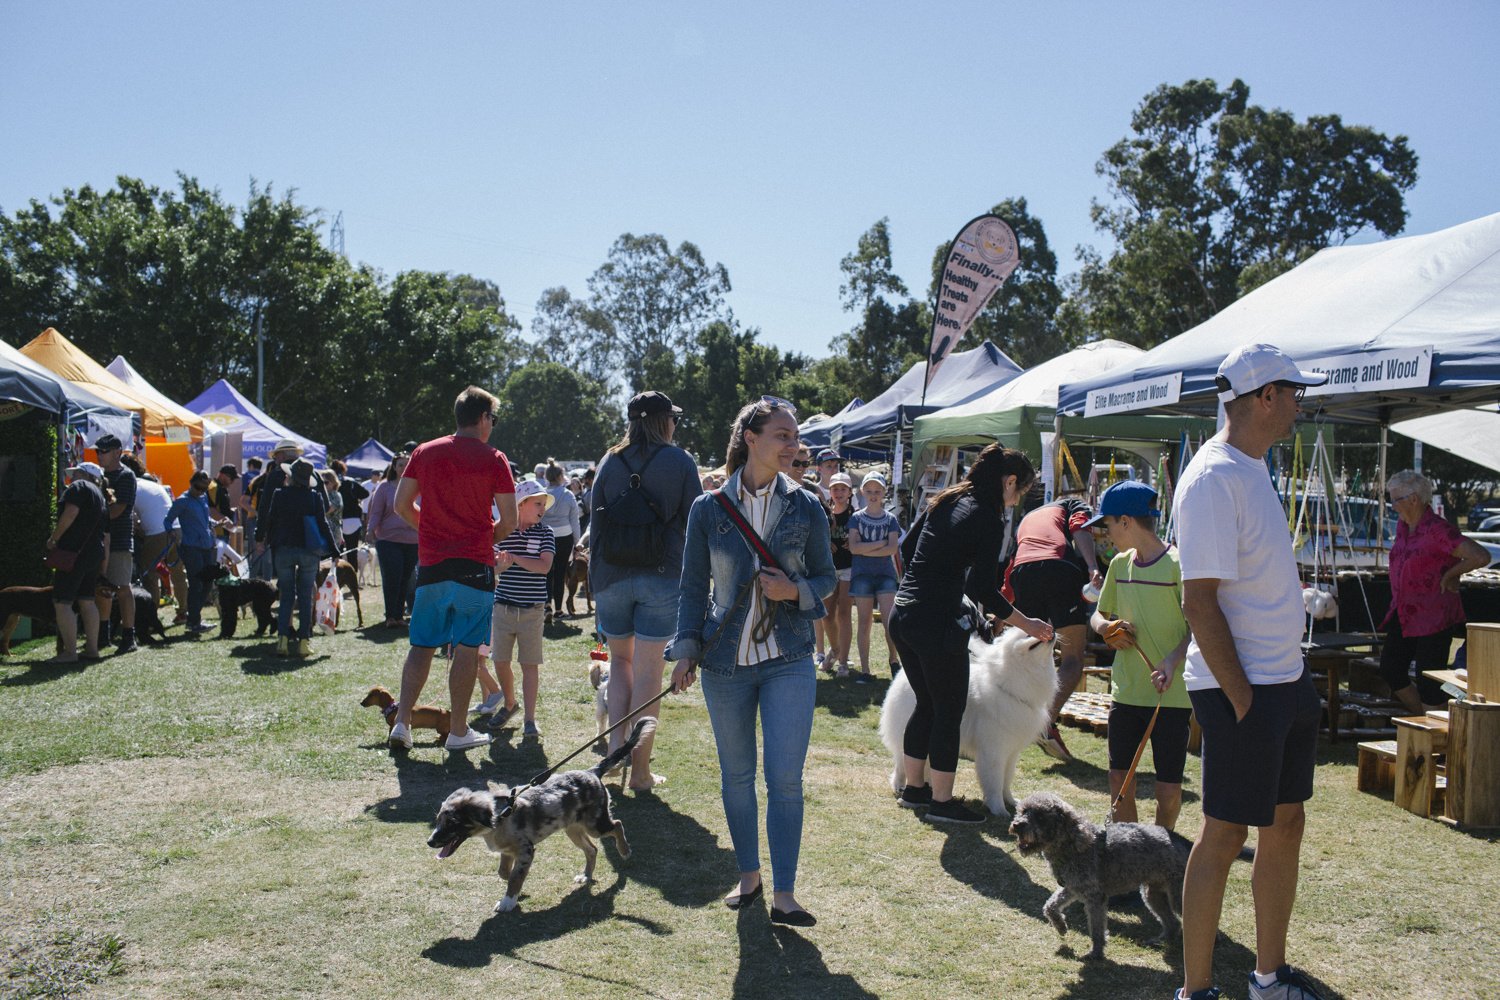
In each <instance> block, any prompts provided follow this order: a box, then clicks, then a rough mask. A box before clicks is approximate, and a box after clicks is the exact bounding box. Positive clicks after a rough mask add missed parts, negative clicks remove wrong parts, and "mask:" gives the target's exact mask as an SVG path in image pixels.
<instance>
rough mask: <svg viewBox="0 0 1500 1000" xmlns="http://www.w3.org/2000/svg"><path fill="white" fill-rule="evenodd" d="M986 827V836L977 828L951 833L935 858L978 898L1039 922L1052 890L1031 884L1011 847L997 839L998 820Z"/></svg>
mask: <svg viewBox="0 0 1500 1000" xmlns="http://www.w3.org/2000/svg"><path fill="white" fill-rule="evenodd" d="M988 827H993V830H990V831H989V835H986V832H985V831H984V830H981V829H980V828H979V827H958V828H955V829H954V830H952V831H951V832H950V833H949V834H948V839H947V840H945V841H944V842H943V849H942V851H941V852H939V856H938V860H939V861H940V863H941V864H942V866H943V871H945V872H947V873H948V874H949V875H951V876H953V877H954V878H955V879H957V880H958V881H960V882H962V883H964V884H965V885H967V886H969V887H970V888H971V889H973V890H974V891H975V892H977V893H979V894H980V895H981V896H985V897H987V898H989V899H998V900H999V901H1000V902H1002V903H1004V904H1005V905H1006V906H1009V907H1011V908H1012V909H1015V910H1019V911H1020V912H1022V913H1025V914H1029V915H1032V916H1035V917H1036V918H1037V919H1038V920H1040V919H1041V917H1042V904H1043V903H1045V902H1046V901H1047V897H1048V896H1050V895H1052V890H1051V889H1049V888H1046V887H1044V886H1040V885H1037V884H1036V883H1035V882H1033V881H1032V880H1031V873H1030V872H1028V871H1027V870H1026V869H1025V867H1023V866H1022V864H1021V862H1020V860H1019V855H1018V854H1017V853H1016V851H1015V848H1014V846H1013V845H1010V844H1007V843H1005V842H1001V841H999V840H998V839H997V838H998V837H999V836H1000V835H1001V833H1002V832H1003V829H1004V825H1003V824H1002V823H1001V822H1000V821H999V820H995V819H992V820H990V821H989V822H988V824H987V827H986V829H988Z"/></svg>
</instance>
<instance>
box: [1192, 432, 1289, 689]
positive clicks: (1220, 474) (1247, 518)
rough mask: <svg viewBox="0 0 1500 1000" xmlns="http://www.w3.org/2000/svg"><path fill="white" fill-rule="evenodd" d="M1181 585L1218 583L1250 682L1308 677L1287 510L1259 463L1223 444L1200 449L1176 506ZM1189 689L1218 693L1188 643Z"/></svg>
mask: <svg viewBox="0 0 1500 1000" xmlns="http://www.w3.org/2000/svg"><path fill="white" fill-rule="evenodd" d="M1172 508H1173V514H1172V519H1173V523H1174V524H1175V525H1176V528H1177V547H1178V551H1179V553H1180V557H1181V561H1182V578H1183V580H1220V581H1222V582H1221V583H1220V585H1219V607H1220V608H1222V609H1223V611H1224V618H1225V619H1226V620H1227V621H1228V623H1229V633H1230V635H1232V636H1233V637H1234V648H1235V651H1236V652H1237V653H1239V657H1240V664H1241V665H1242V666H1243V667H1244V668H1245V676H1246V677H1247V678H1249V680H1250V683H1251V684H1284V683H1286V682H1288V681H1294V680H1296V679H1297V678H1298V677H1300V676H1301V675H1302V645H1301V637H1302V628H1303V625H1304V621H1303V614H1304V611H1303V607H1302V585H1301V583H1300V581H1299V580H1298V577H1297V560H1296V557H1295V556H1294V555H1293V553H1292V536H1291V532H1290V531H1289V530H1288V529H1287V523H1286V511H1284V510H1283V509H1282V506H1281V501H1280V500H1279V499H1278V498H1277V496H1276V489H1275V487H1274V486H1272V485H1271V475H1270V473H1269V471H1267V469H1266V465H1265V463H1264V462H1262V461H1261V460H1260V459H1258V458H1254V457H1252V456H1250V455H1246V454H1245V453H1244V452H1242V451H1240V450H1239V449H1238V448H1235V447H1233V446H1232V445H1230V444H1228V443H1227V442H1224V441H1221V440H1219V439H1217V438H1215V439H1213V440H1211V441H1209V442H1208V443H1206V444H1205V445H1204V446H1203V447H1202V448H1200V449H1198V454H1196V455H1194V456H1193V460H1192V461H1191V462H1189V463H1188V467H1187V470H1186V471H1185V472H1184V473H1183V474H1182V481H1181V483H1179V484H1178V487H1177V495H1176V496H1175V497H1174V498H1173V500H1172ZM1183 679H1184V680H1185V681H1186V682H1187V688H1188V690H1189V691H1199V690H1202V689H1204V688H1216V687H1218V686H1219V682H1218V681H1216V680H1214V676H1213V674H1212V673H1211V672H1210V671H1209V669H1208V664H1207V662H1205V660H1204V659H1203V651H1202V650H1201V649H1199V648H1198V641H1197V639H1196V638H1194V639H1193V641H1192V642H1190V643H1189V644H1188V651H1187V664H1186V668H1185V670H1184V672H1183Z"/></svg>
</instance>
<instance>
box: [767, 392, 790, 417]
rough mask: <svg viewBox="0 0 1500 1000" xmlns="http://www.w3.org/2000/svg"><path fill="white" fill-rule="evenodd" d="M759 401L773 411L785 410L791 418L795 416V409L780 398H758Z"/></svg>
mask: <svg viewBox="0 0 1500 1000" xmlns="http://www.w3.org/2000/svg"><path fill="white" fill-rule="evenodd" d="M760 401H761V402H762V403H765V404H766V405H767V406H769V407H770V408H771V409H773V410H786V411H787V412H788V413H790V414H792V415H793V416H796V415H797V408H796V407H795V406H793V405H792V404H791V403H788V402H787V401H786V400H784V399H782V398H781V397H780V396H762V397H760Z"/></svg>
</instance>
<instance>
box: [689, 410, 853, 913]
mask: <svg viewBox="0 0 1500 1000" xmlns="http://www.w3.org/2000/svg"><path fill="white" fill-rule="evenodd" d="M796 449H797V419H796V413H795V411H793V409H792V407H791V405H790V404H788V403H787V402H786V401H785V400H781V399H776V398H775V397H770V396H767V397H762V398H761V399H760V400H759V401H758V402H755V403H751V404H750V405H748V406H746V407H745V408H744V409H742V410H741V411H740V413H739V416H737V417H736V418H735V421H734V429H733V430H732V431H731V434H730V439H729V451H728V455H727V457H726V460H725V464H724V468H725V471H727V472H728V473H729V479H728V481H726V482H725V483H724V486H723V487H722V488H721V489H717V490H714V491H713V492H711V493H709V494H707V495H705V496H703V497H700V498H699V499H698V501H697V502H696V503H694V504H693V510H692V514H691V516H690V517H689V518H688V528H687V549H686V551H685V554H684V558H683V569H682V597H681V602H680V604H679V610H678V613H677V635H676V638H675V639H673V642H672V650H671V652H672V656H673V657H675V658H677V659H678V660H679V663H678V664H677V668H676V669H675V670H674V671H673V672H672V686H673V688H675V689H676V690H678V691H683V690H686V689H687V688H688V687H689V686H690V685H691V684H692V683H693V680H694V675H695V673H696V671H697V668H698V667H699V666H700V665H701V666H702V667H703V700H704V702H705V704H707V706H708V717H709V721H710V723H711V724H712V725H713V731H714V743H715V745H716V747H717V749H718V753H719V774H720V784H721V794H722V796H723V799H724V816H725V819H726V820H728V824H729V836H730V839H731V840H732V841H733V842H734V855H735V863H736V864H737V865H738V867H739V886H738V887H737V888H736V889H735V891H734V892H733V893H731V894H730V895H729V896H727V897H725V899H724V905H725V906H727V907H729V908H730V909H731V910H738V909H740V908H742V907H744V906H747V905H748V904H750V903H751V902H753V901H754V900H755V899H756V898H757V897H759V896H760V895H761V894H762V891H763V886H762V879H761V872H760V843H759V836H758V831H759V828H760V817H759V815H758V813H759V807H758V805H757V803H756V788H755V772H756V760H755V743H756V733H755V728H756V717H757V716H759V719H760V728H761V732H762V734H763V737H764V738H763V741H762V742H763V743H764V746H765V754H764V756H765V775H766V840H767V842H768V846H769V847H770V853H771V873H772V875H773V876H774V878H773V881H772V889H773V896H772V903H771V921H772V922H773V923H779V924H789V925H791V926H794V927H811V926H812V925H813V924H815V923H817V921H816V920H815V919H814V918H813V916H812V914H811V913H808V912H807V910H805V909H803V908H802V906H801V905H800V904H799V903H798V902H797V899H796V897H795V895H794V891H795V888H796V881H797V857H798V854H799V852H800V848H801V843H802V766H803V764H804V762H805V761H806V759H807V745H808V741H809V740H810V739H811V737H812V722H813V703H814V701H815V700H816V694H817V674H816V669H815V668H814V667H813V658H812V657H813V624H812V623H813V622H814V621H817V620H818V619H820V618H822V617H823V616H824V615H825V614H826V611H825V608H824V605H823V601H824V600H825V599H827V597H828V596H829V595H830V594H832V593H833V591H834V587H835V586H836V584H837V583H838V573H837V571H836V570H835V569H834V565H833V550H832V548H831V546H830V544H829V541H828V515H827V514H826V513H825V512H824V510H823V507H822V505H821V504H820V502H819V501H818V499H817V498H816V497H815V496H813V495H812V494H811V493H809V492H807V491H806V490H803V489H800V488H799V486H798V484H797V483H796V482H794V481H793V480H792V479H791V478H790V477H789V476H786V475H782V474H781V469H782V468H783V466H784V465H785V464H787V463H788V462H789V461H790V460H791V457H792V456H793V455H794V454H795V452H796ZM710 581H712V584H713V587H712V592H710V588H709V583H710Z"/></svg>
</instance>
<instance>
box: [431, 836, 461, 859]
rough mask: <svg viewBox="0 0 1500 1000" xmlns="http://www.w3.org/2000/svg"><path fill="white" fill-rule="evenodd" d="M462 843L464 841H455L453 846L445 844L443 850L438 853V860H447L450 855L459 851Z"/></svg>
mask: <svg viewBox="0 0 1500 1000" xmlns="http://www.w3.org/2000/svg"><path fill="white" fill-rule="evenodd" d="M462 843H463V841H461V840H455V841H454V842H453V843H451V844H444V845H443V848H442V850H440V851H438V852H437V856H438V860H442V859H443V858H446V857H447V856H448V855H450V854H452V853H453V852H454V851H456V850H458V845H459V844H462Z"/></svg>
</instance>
